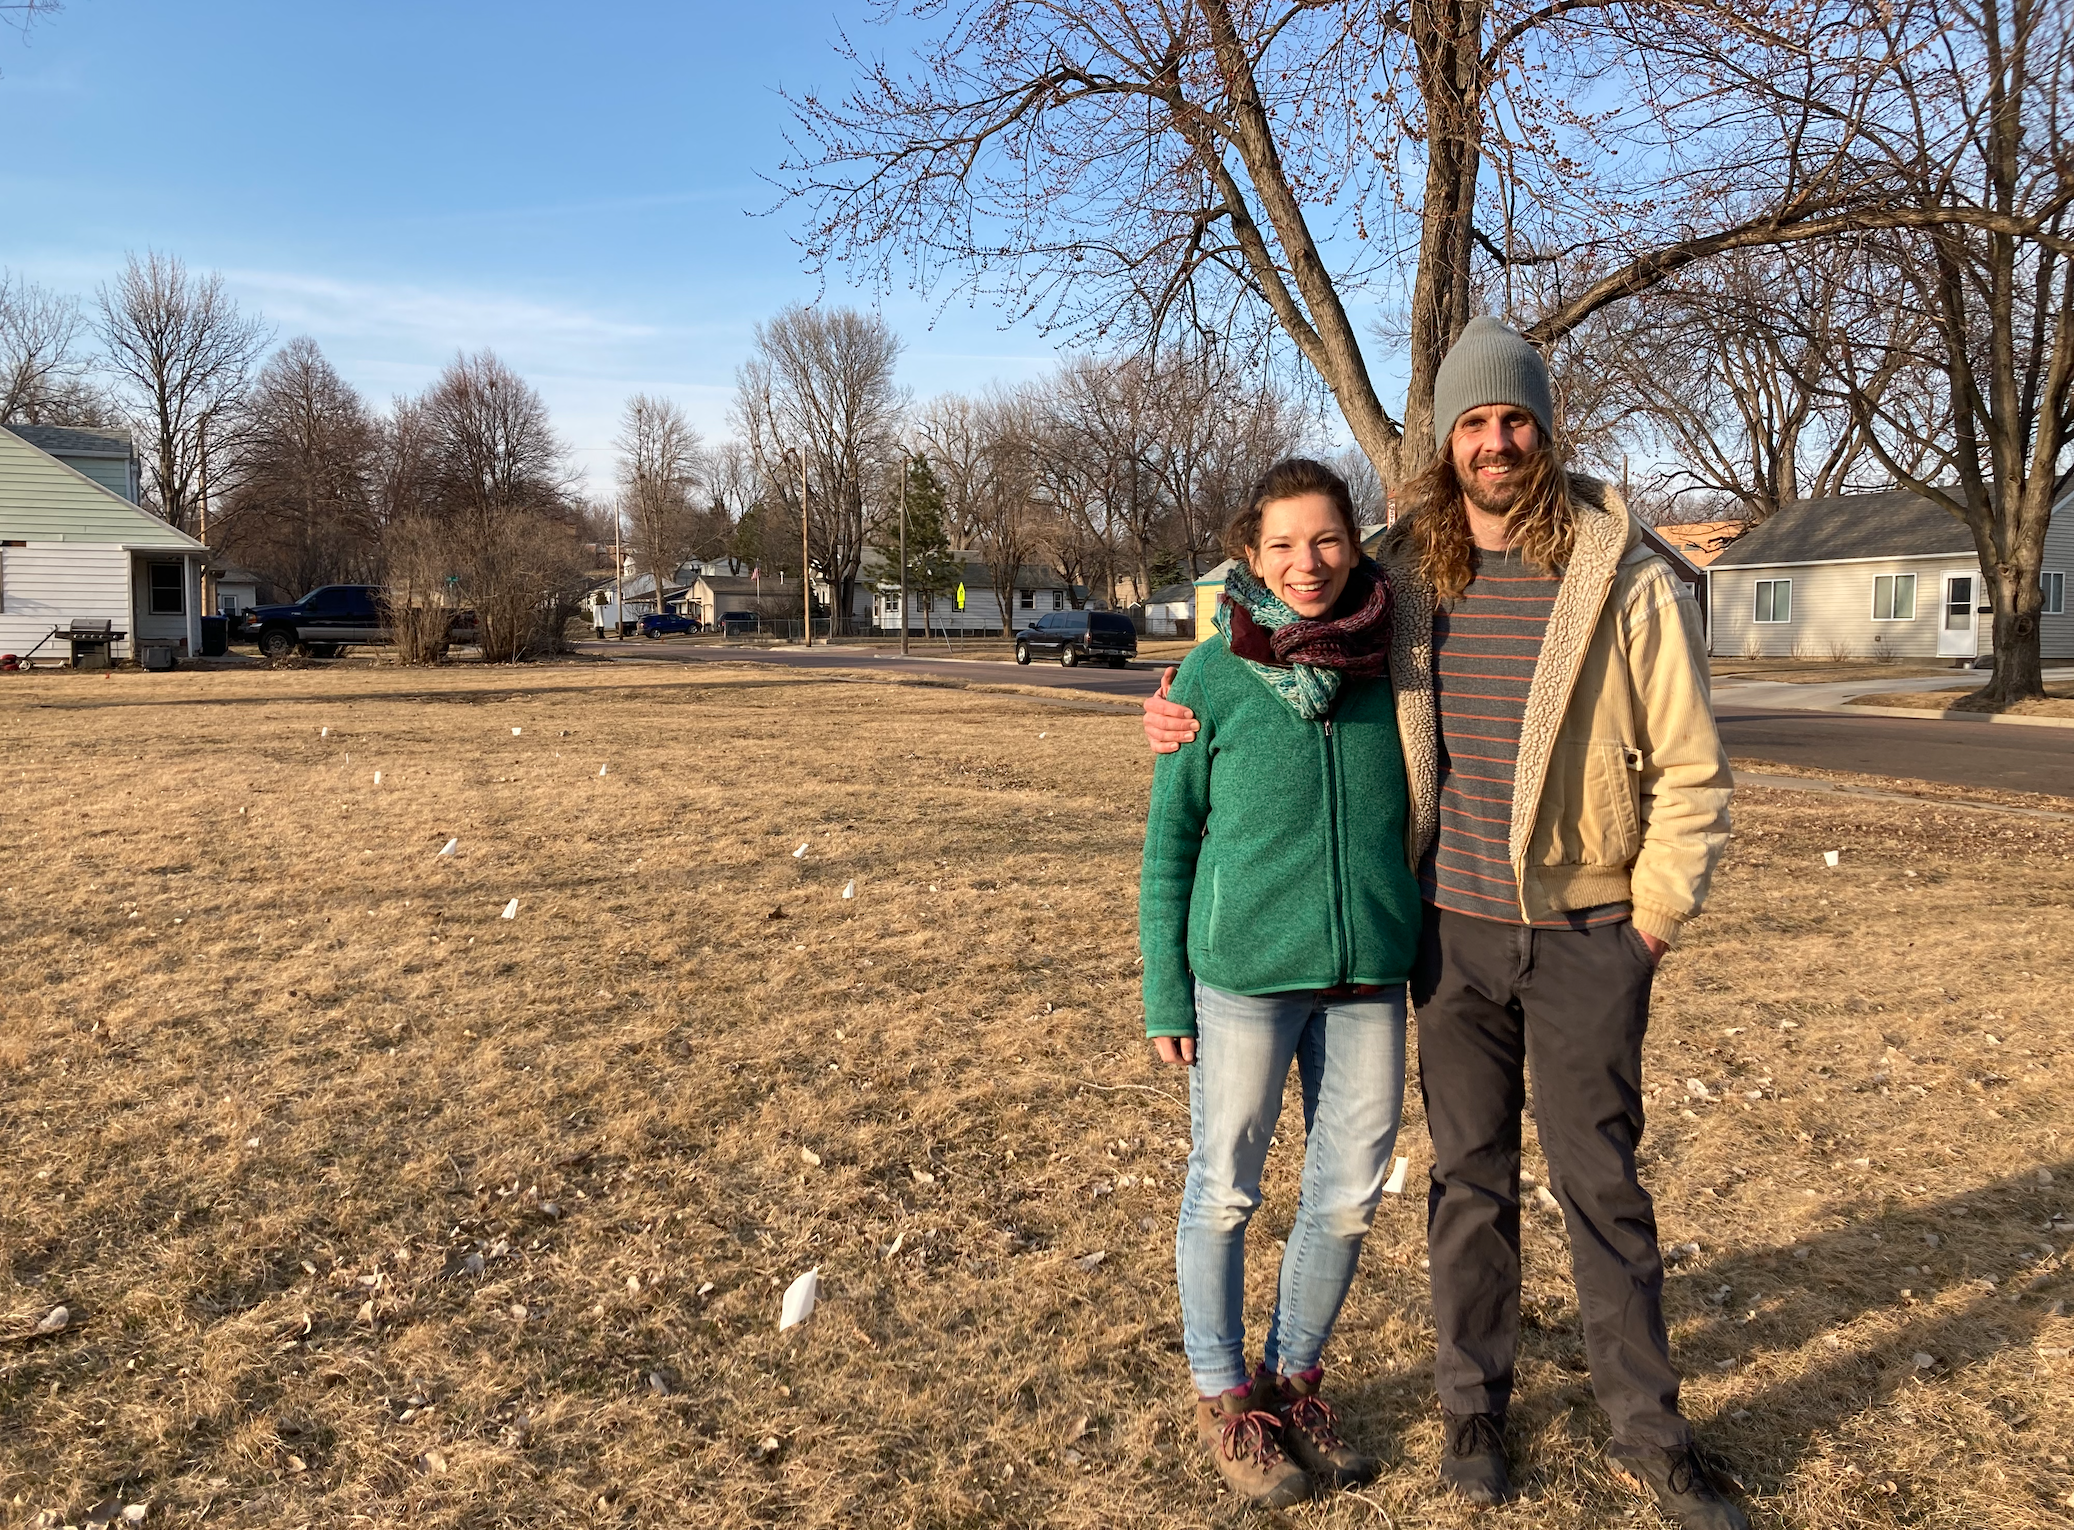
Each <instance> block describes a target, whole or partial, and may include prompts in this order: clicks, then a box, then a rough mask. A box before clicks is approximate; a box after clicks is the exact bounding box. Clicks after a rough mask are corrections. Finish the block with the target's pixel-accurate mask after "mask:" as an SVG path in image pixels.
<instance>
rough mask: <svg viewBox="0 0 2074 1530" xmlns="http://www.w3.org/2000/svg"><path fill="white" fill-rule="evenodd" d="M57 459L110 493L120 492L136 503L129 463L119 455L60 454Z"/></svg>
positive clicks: (125, 497)
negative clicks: (79, 455) (74, 455)
mask: <svg viewBox="0 0 2074 1530" xmlns="http://www.w3.org/2000/svg"><path fill="white" fill-rule="evenodd" d="M58 461H60V462H62V463H64V464H65V466H66V467H68V468H71V469H72V470H73V471H74V472H75V473H82V474H84V475H85V476H86V477H88V478H91V479H92V480H93V481H94V482H95V483H97V484H99V485H100V486H101V487H102V488H104V489H106V490H108V491H109V492H110V493H111V494H120V495H121V496H122V497H123V498H124V499H126V500H128V501H130V502H131V503H132V504H135V503H136V500H137V495H136V490H135V486H134V485H133V484H132V483H131V481H130V465H129V463H128V462H127V461H126V460H124V459H122V458H119V457H70V456H61V457H59V458H58Z"/></svg>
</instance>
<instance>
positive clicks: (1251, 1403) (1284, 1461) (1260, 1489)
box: [1195, 1377, 1311, 1509]
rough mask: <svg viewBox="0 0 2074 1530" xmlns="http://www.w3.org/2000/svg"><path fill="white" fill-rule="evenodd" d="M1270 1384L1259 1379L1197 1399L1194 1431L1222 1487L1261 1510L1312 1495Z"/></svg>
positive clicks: (1283, 1507)
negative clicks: (1287, 1441)
mask: <svg viewBox="0 0 2074 1530" xmlns="http://www.w3.org/2000/svg"><path fill="white" fill-rule="evenodd" d="M1273 1401H1274V1397H1273V1391H1272V1386H1271V1384H1269V1383H1268V1382H1267V1381H1266V1378H1264V1377H1262V1378H1256V1379H1255V1381H1254V1383H1253V1385H1252V1386H1250V1387H1233V1388H1232V1389H1231V1390H1230V1391H1229V1392H1226V1393H1225V1394H1224V1395H1223V1396H1221V1397H1198V1398H1197V1399H1196V1402H1195V1432H1196V1433H1197V1435H1199V1436H1200V1437H1201V1439H1202V1442H1203V1448H1204V1449H1206V1450H1208V1451H1209V1452H1210V1460H1211V1462H1212V1463H1213V1464H1214V1465H1215V1466H1216V1468H1217V1475H1218V1476H1220V1477H1222V1478H1223V1479H1224V1485H1225V1486H1226V1487H1228V1488H1230V1489H1231V1490H1232V1492H1234V1493H1235V1494H1237V1495H1238V1496H1239V1497H1240V1498H1243V1499H1244V1500H1245V1501H1246V1502H1247V1503H1249V1504H1252V1505H1253V1506H1254V1507H1255V1508H1260V1509H1286V1508H1288V1507H1289V1506H1290V1505H1291V1504H1293V1503H1302V1502H1303V1501H1304V1500H1305V1499H1306V1498H1308V1497H1310V1496H1311V1479H1310V1478H1309V1477H1307V1476H1305V1475H1304V1470H1303V1468H1302V1467H1300V1466H1298V1465H1297V1464H1296V1463H1295V1462H1294V1461H1292V1460H1290V1459H1289V1457H1288V1455H1287V1454H1286V1453H1284V1451H1283V1449H1282V1421H1281V1419H1279V1418H1277V1417H1276V1416H1275V1414H1274V1413H1273V1412H1272V1411H1270V1405H1271V1404H1272V1403H1273Z"/></svg>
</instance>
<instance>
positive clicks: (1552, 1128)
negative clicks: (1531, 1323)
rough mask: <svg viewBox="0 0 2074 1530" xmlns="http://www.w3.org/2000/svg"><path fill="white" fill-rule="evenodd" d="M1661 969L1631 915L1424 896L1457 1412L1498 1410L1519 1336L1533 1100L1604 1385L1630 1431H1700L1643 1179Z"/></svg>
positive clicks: (1417, 996) (1437, 1166) (1428, 1025)
mask: <svg viewBox="0 0 2074 1530" xmlns="http://www.w3.org/2000/svg"><path fill="white" fill-rule="evenodd" d="M1653 977H1654V973H1653V971H1652V969H1651V965H1650V961H1649V954H1648V950H1647V948H1646V947H1644V946H1643V944H1642V939H1641V936H1639V935H1638V934H1636V932H1635V930H1634V927H1633V926H1632V925H1630V924H1629V923H1628V922H1627V921H1626V920H1621V921H1620V922H1618V923H1615V924H1606V925H1599V926H1597V927H1595V928H1592V929H1577V930H1573V929H1556V930H1537V929H1529V928H1527V927H1525V926H1523V925H1508V924H1500V923H1498V922H1496V921H1494V920H1489V919H1475V918H1471V917H1469V916H1468V915H1464V914H1453V913H1448V912H1446V911H1444V910H1440V909H1436V908H1434V907H1432V906H1431V905H1428V906H1427V908H1426V919H1425V928H1424V931H1423V933H1422V937H1421V940H1420V945H1419V959H1418V964H1417V966H1416V967H1415V968H1414V969H1413V972H1412V980H1411V996H1412V1003H1413V1005H1414V1007H1415V1009H1416V1011H1417V1014H1418V1035H1419V1089H1420V1093H1421V1095H1422V1096H1423V1098H1424V1100H1425V1103H1426V1120H1427V1124H1428V1127H1429V1129H1430V1130H1431V1132H1432V1134H1433V1157H1434V1164H1433V1179H1432V1184H1431V1187H1430V1188H1429V1190H1428V1192H1427V1201H1426V1241H1427V1246H1428V1252H1429V1254H1430V1256H1431V1259H1432V1268H1433V1277H1432V1278H1433V1322H1434V1327H1435V1329H1436V1331H1437V1335H1438V1340H1439V1347H1438V1354H1437V1357H1436V1360H1435V1365H1434V1371H1435V1380H1436V1382H1437V1384H1438V1387H1439V1391H1440V1405H1441V1406H1442V1407H1443V1408H1445V1409H1447V1410H1448V1411H1449V1412H1450V1413H1494V1414H1502V1413H1504V1411H1505V1409H1506V1405H1507V1404H1508V1403H1509V1402H1510V1401H1511V1398H1512V1379H1513V1358H1514V1354H1515V1352H1516V1350H1517V1348H1518V1344H1519V1296H1520V1203H1519V1175H1520V1114H1521V1112H1522V1111H1523V1110H1524V1109H1525V1107H1526V1083H1525V1070H1526V1069H1528V1068H1531V1069H1532V1070H1533V1075H1534V1129H1535V1131H1536V1133H1537V1134H1538V1135H1539V1137H1540V1139H1541V1151H1542V1153H1543V1154H1544V1155H1545V1156H1546V1157H1547V1159H1548V1167H1549V1177H1550V1179H1551V1180H1552V1181H1553V1183H1552V1184H1551V1185H1550V1186H1549V1189H1550V1191H1551V1192H1552V1193H1553V1194H1554V1196H1555V1198H1556V1199H1557V1201H1559V1202H1560V1203H1561V1204H1562V1208H1563V1219H1564V1221H1565V1222H1566V1223H1567V1224H1568V1227H1569V1232H1570V1265H1571V1271H1572V1274H1573V1275H1574V1277H1575V1279H1576V1282H1577V1306H1578V1310H1579V1312H1580V1313H1581V1314H1582V1316H1583V1320H1584V1343H1585V1353H1586V1354H1587V1355H1588V1356H1589V1358H1590V1361H1591V1375H1592V1390H1593V1391H1594V1393H1595V1394H1596V1395H1597V1397H1598V1400H1599V1406H1600V1407H1602V1408H1604V1409H1605V1410H1606V1414H1607V1417H1608V1418H1609V1419H1611V1420H1612V1423H1613V1439H1614V1442H1615V1443H1616V1444H1620V1445H1654V1446H1658V1447H1661V1448H1666V1449H1676V1448H1677V1447H1679V1446H1682V1445H1684V1444H1686V1443H1687V1442H1688V1441H1689V1440H1690V1439H1691V1438H1692V1431H1691V1427H1690V1426H1689V1425H1688V1424H1687V1423H1686V1422H1685V1420H1684V1418H1682V1417H1681V1416H1680V1415H1679V1412H1678V1373H1677V1372H1676V1371H1675V1370H1673V1369H1672V1367H1671V1356H1670V1345H1669V1342H1668V1340H1667V1339H1666V1337H1665V1334H1664V1318H1663V1282H1664V1267H1663V1258H1662V1256H1661V1255H1660V1254H1659V1253H1658V1252H1657V1246H1656V1213H1655V1209H1654V1207H1653V1206H1652V1205H1651V1204H1650V1200H1649V1194H1648V1192H1647V1191H1645V1190H1644V1189H1643V1188H1642V1185H1641V1182H1640V1181H1639V1180H1638V1179H1637V1178H1636V1175H1635V1147H1636V1144H1637V1143H1639V1142H1640V1141H1641V1138H1642V1036H1643V1033H1644V1031H1645V1030H1646V1029H1647V1028H1648V1024H1649V988H1650V983H1651V980H1652V979H1653Z"/></svg>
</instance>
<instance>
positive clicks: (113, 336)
mask: <svg viewBox="0 0 2074 1530" xmlns="http://www.w3.org/2000/svg"><path fill="white" fill-rule="evenodd" d="M100 331H101V343H102V345H103V347H104V348H105V350H106V353H107V362H108V367H109V370H110V371H111V373H112V374H113V375H114V377H115V379H116V381H117V384H118V386H119V388H120V389H121V391H122V393H123V395H124V403H125V404H126V405H127V406H128V407H129V409H130V412H131V414H132V416H133V418H134V419H135V420H136V422H137V428H138V431H139V433H140V434H141V435H142V436H143V437H144V443H145V445H144V469H145V485H146V489H147V492H148V495H149V497H150V499H151V502H152V508H154V509H155V510H157V512H158V513H159V514H160V515H161V516H163V517H164V518H165V519H166V520H167V521H168V522H170V523H171V524H172V525H173V526H174V527H176V528H178V529H179V530H181V531H192V530H194V529H195V527H196V525H197V523H198V522H199V520H200V517H201V513H202V509H203V505H202V500H203V496H204V495H205V494H206V493H208V492H209V490H210V484H209V482H208V479H209V471H210V465H211V454H212V452H213V453H214V456H215V459H216V460H217V461H218V462H227V461H228V460H229V459H230V458H231V456H232V451H231V450H230V448H231V447H232V446H233V445H234V443H233V442H232V440H231V436H232V434H233V432H234V429H235V426H236V423H237V421H236V411H237V408H238V405H239V403H240V402H241V400H242V399H243V396H244V392H245V386H246V384H247V382H248V381H249V380H250V378H251V375H252V368H253V365H254V364H255V363H256V362H257V361H258V360H259V357H260V354H261V353H262V352H263V351H264V350H265V349H266V344H267V340H268V338H269V336H268V332H267V330H266V327H265V326H264V325H263V324H261V323H260V322H259V321H258V320H256V319H248V318H246V317H245V316H244V315H243V314H241V313H239V312H238V306H237V304H236V303H234V302H232V301H231V299H230V296H229V294H228V293H226V292H225V291H224V290H223V278H222V277H221V276H220V275H218V274H216V273H215V272H213V271H212V272H210V273H209V274H208V275H206V276H190V275H189V274H188V271H187V267H186V266H185V265H183V264H182V263H181V262H180V261H179V260H178V259H177V258H175V257H173V256H170V255H161V254H159V253H158V252H157V251H155V250H154V251H152V252H150V253H148V254H147V255H145V256H144V258H143V259H141V260H140V259H138V258H137V257H136V256H135V255H132V256H130V258H129V261H128V263H127V264H126V265H125V266H124V268H123V273H122V275H121V276H120V277H118V278H117V280H116V283H115V285H114V286H113V287H112V288H111V287H103V288H102V289H101V291H100Z"/></svg>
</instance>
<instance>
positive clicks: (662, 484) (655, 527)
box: [615, 393, 703, 611]
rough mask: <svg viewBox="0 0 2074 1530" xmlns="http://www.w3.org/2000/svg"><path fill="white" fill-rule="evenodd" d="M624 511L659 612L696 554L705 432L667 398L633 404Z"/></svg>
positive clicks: (625, 446)
mask: <svg viewBox="0 0 2074 1530" xmlns="http://www.w3.org/2000/svg"><path fill="white" fill-rule="evenodd" d="M615 444H616V445H617V446H618V447H619V453H620V458H619V489H620V508H621V512H622V514H624V516H625V517H626V522H627V526H628V528H629V530H630V531H631V532H632V534H633V544H634V545H633V555H634V559H635V562H636V566H640V565H642V564H645V565H646V566H647V568H648V571H649V573H650V574H651V575H652V576H653V578H654V579H655V608H656V610H658V611H661V610H662V609H663V592H664V590H665V588H666V587H667V586H668V584H669V579H670V575H671V574H673V573H675V572H676V570H677V566H678V564H680V563H682V562H683V561H684V560H685V559H686V558H688V557H691V556H692V555H693V545H694V543H696V542H697V541H698V540H699V531H700V527H699V520H700V516H699V512H698V509H697V507H696V505H695V504H694V501H693V495H694V494H695V493H696V491H697V489H698V486H699V478H700V476H701V458H702V455H703V453H702V449H701V443H700V440H699V433H698V432H697V431H695V430H693V429H692V428H691V422H690V421H689V420H687V419H685V417H684V411H683V410H682V409H680V408H679V407H678V406H677V405H676V404H674V403H672V402H671V401H670V400H669V399H666V398H652V397H650V396H649V395H648V394H645V393H637V394H635V395H634V396H633V397H632V398H630V399H628V400H627V406H626V412H625V414H624V415H622V416H621V423H620V431H619V440H618V441H617V442H616V443H615Z"/></svg>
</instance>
